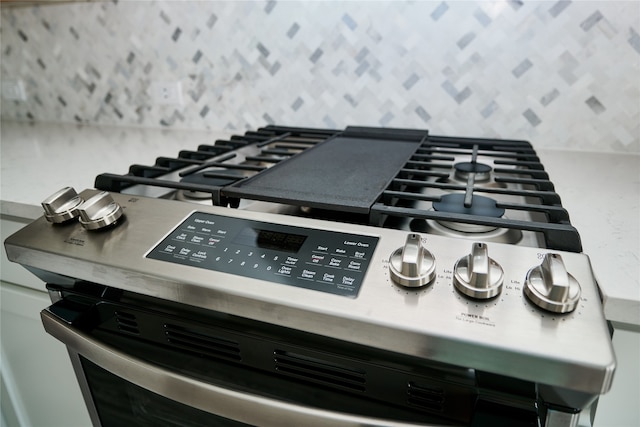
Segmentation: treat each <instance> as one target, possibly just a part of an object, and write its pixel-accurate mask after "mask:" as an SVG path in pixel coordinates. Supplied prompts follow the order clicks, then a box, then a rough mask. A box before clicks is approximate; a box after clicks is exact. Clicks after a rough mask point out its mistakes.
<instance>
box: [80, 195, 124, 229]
mask: <svg viewBox="0 0 640 427" xmlns="http://www.w3.org/2000/svg"><path fill="white" fill-rule="evenodd" d="M78 212H79V213H80V224H82V226H83V227H84V228H86V229H87V230H99V229H101V228H105V227H108V226H110V225H113V224H115V222H116V221H118V219H120V217H121V216H122V213H123V212H122V208H121V207H120V205H119V204H118V203H116V202H115V201H114V200H113V197H111V195H110V194H109V193H107V192H106V191H103V192H101V193H98V194H96V195H94V196H92V197H91V198H89V199H87V200H86V201H85V202H84V203H83V204H82V205H80V207H79V208H78Z"/></svg>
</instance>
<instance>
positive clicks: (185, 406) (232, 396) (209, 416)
mask: <svg viewBox="0 0 640 427" xmlns="http://www.w3.org/2000/svg"><path fill="white" fill-rule="evenodd" d="M41 317H42V322H43V324H44V327H45V330H46V331H47V332H48V333H49V334H51V335H52V336H53V337H55V338H57V339H58V340H60V341H61V342H63V343H64V344H65V345H66V346H67V348H68V349H69V353H70V355H71V359H72V363H73V365H74V369H75V370H76V374H78V373H79V374H80V375H79V381H80V385H81V387H82V388H83V393H84V394H85V399H86V400H87V404H88V406H89V410H90V412H91V413H92V414H91V415H92V421H93V423H94V425H96V426H102V427H109V426H117V427H121V426H123V425H136V426H147V425H148V426H154V427H155V426H203V427H204V426H227V425H228V426H241V425H259V426H301V425H305V426H411V425H414V426H415V425H422V426H426V425H434V424H423V423H413V422H403V421H394V420H389V419H381V418H373V417H368V416H362V415H354V414H349V413H344V412H338V411H333V410H327V409H322V408H313V407H309V406H305V405H299V404H294V403H289V402H286V401H283V400H278V399H275V398H271V397H267V396H262V395H258V394H252V393H247V392H244V391H242V390H238V389H232V388H227V387H225V386H221V385H218V384H214V383H210V382H205V381H201V380H198V379H195V378H190V377H188V376H185V375H181V374H179V373H176V372H174V371H171V370H168V369H166V368H163V367H160V366H155V365H153V364H150V363H148V362H146V361H145V360H142V359H141V358H138V357H135V356H132V355H130V354H125V353H123V352H122V351H120V350H118V349H116V348H114V347H112V346H110V345H108V344H105V343H103V342H100V341H99V340H97V339H95V338H94V337H92V336H90V335H89V334H87V333H85V332H83V331H81V330H79V329H78V328H76V327H74V326H71V325H70V323H69V320H70V319H64V318H61V317H60V316H59V315H56V314H53V312H52V311H51V310H44V311H42V313H41ZM142 347H144V346H140V348H137V349H135V351H136V352H138V351H140V350H142ZM211 368H212V371H213V370H217V369H216V368H221V369H225V370H228V369H229V366H224V367H214V366H212V367H211ZM225 377H226V378H225ZM228 377H229V372H226V373H225V374H223V375H221V380H222V381H221V382H222V383H224V382H226V381H227V380H228V379H229V378H228ZM244 382H245V383H246V382H248V381H247V380H244ZM250 382H255V383H258V384H254V385H259V383H261V380H260V379H259V378H257V379H256V378H253V379H252V380H251V381H250ZM263 385H264V384H263ZM267 388H271V387H269V386H267ZM301 391H302V392H304V391H303V390H301ZM274 392H277V390H273V389H271V390H266V393H265V394H266V395H270V394H273V393H274ZM374 412H375V411H374Z"/></svg>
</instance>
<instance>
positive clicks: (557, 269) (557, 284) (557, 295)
mask: <svg viewBox="0 0 640 427" xmlns="http://www.w3.org/2000/svg"><path fill="white" fill-rule="evenodd" d="M580 292H581V291H580V285H579V284H578V281H577V280H576V279H575V278H574V277H573V276H572V275H571V274H569V273H568V272H567V269H566V268H565V266H564V261H562V257H561V256H560V255H558V254H553V253H548V254H545V256H544V258H543V260H542V263H541V264H540V265H539V266H537V267H533V268H532V269H531V270H529V272H528V273H527V278H526V281H525V284H524V294H525V295H526V296H527V298H529V300H530V301H531V302H532V303H534V304H535V305H537V306H538V307H540V308H542V309H544V310H547V311H551V312H554V313H569V312H571V311H573V310H575V308H576V306H577V305H578V301H579V300H580Z"/></svg>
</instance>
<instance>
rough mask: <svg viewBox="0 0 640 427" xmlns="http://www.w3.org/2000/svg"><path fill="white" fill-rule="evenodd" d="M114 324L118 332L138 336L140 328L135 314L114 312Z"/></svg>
mask: <svg viewBox="0 0 640 427" xmlns="http://www.w3.org/2000/svg"><path fill="white" fill-rule="evenodd" d="M115 315H116V323H117V325H118V330H119V331H120V332H124V333H127V334H133V335H140V328H139V327H138V320H137V319H136V316H135V314H131V313H127V312H125V311H116V312H115Z"/></svg>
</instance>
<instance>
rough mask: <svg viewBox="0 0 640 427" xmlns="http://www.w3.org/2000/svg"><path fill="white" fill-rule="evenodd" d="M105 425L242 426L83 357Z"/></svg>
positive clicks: (86, 373) (92, 390) (119, 426)
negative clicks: (176, 399) (123, 377)
mask: <svg viewBox="0 0 640 427" xmlns="http://www.w3.org/2000/svg"><path fill="white" fill-rule="evenodd" d="M80 360H81V363H82V367H83V371H84V375H85V377H86V378H87V381H88V383H89V387H90V389H91V395H92V397H93V403H94V405H95V407H96V409H97V411H98V416H99V418H100V423H101V424H102V427H123V426H133V425H135V426H137V427H173V426H175V427H240V426H246V425H247V424H243V423H239V422H237V421H233V420H229V419H227V418H222V417H219V416H216V415H213V414H210V413H208V412H204V411H200V410H199V409H195V408H192V407H190V406H187V405H183V404H182V403H179V402H176V401H174V400H171V399H168V398H166V397H163V396H160V395H158V394H155V393H153V392H150V391H149V390H146V389H144V388H142V387H139V386H137V385H135V384H132V383H130V382H128V381H126V380H124V379H122V378H120V377H118V376H116V375H114V374H112V373H110V372H108V371H106V370H104V369H102V368H101V367H99V366H98V365H96V364H94V363H92V362H90V361H89V360H87V359H85V358H83V357H82V356H80Z"/></svg>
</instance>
